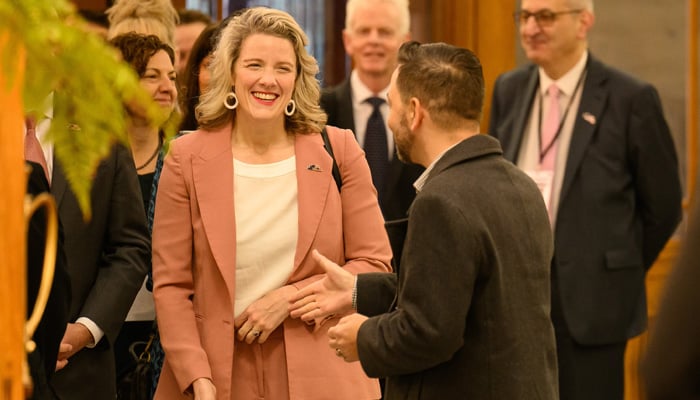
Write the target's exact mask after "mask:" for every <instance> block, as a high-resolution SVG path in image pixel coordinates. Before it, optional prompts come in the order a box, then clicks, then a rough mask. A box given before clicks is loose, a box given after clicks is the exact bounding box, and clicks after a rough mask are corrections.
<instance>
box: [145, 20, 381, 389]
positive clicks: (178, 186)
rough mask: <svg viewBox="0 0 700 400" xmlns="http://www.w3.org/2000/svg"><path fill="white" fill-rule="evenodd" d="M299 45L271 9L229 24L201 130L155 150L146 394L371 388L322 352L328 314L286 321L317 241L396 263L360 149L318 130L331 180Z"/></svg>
mask: <svg viewBox="0 0 700 400" xmlns="http://www.w3.org/2000/svg"><path fill="white" fill-rule="evenodd" d="M307 43H308V40H307V38H306V35H305V34H304V32H303V31H302V30H301V28H300V27H299V25H298V24H297V23H296V21H294V19H293V18H292V17H291V16H290V15H289V14H287V13H285V12H282V11H279V10H274V9H268V8H251V9H248V10H247V11H245V12H243V13H241V14H239V15H238V16H236V17H234V18H233V19H231V21H230V22H229V23H228V25H227V26H226V28H225V29H224V30H223V32H222V34H221V37H220V39H219V43H218V47H217V49H216V50H215V51H214V53H213V56H212V63H211V68H210V71H211V81H210V85H209V90H208V91H207V92H206V94H205V95H204V96H203V97H202V99H201V103H200V105H199V106H198V108H197V118H198V122H199V126H200V129H199V130H197V131H195V132H193V133H190V134H187V135H184V136H182V137H180V138H178V139H177V140H175V141H173V143H172V147H171V151H170V154H169V155H168V157H167V158H166V159H165V165H164V167H163V178H162V181H161V189H160V191H159V195H158V198H157V201H156V215H155V221H154V229H153V278H154V291H153V293H154V298H155V303H156V309H157V314H158V326H159V329H160V333H161V339H162V343H163V348H164V349H165V354H166V358H165V363H164V365H163V372H162V375H161V379H160V381H159V383H158V387H157V389H156V399H168V400H170V399H181V398H182V399H184V398H185V397H183V393H185V392H188V391H192V392H194V396H195V399H197V400H209V399H231V398H236V399H239V398H240V399H250V398H263V397H264V398H272V399H280V400H285V399H290V400H291V399H304V400H321V399H329V398H334V399H340V400H351V399H352V400H357V399H360V400H369V399H377V398H379V397H380V393H379V385H378V382H377V381H376V380H373V379H370V378H368V377H367V376H366V375H365V374H364V373H363V372H362V369H361V368H360V367H359V366H358V365H356V364H355V365H353V364H345V363H341V362H339V360H338V359H337V357H336V355H335V353H333V352H332V351H331V350H330V349H329V348H328V346H327V338H326V333H327V330H328V328H329V327H330V326H333V325H335V324H336V323H337V321H338V319H337V318H336V319H327V320H319V321H314V322H312V323H311V325H315V326H313V327H311V326H309V325H307V324H306V323H304V322H302V321H300V320H298V319H292V318H290V317H289V299H290V298H291V297H292V295H293V294H294V293H296V291H297V290H298V289H300V288H301V287H304V286H306V285H308V284H309V283H311V282H313V281H316V280H318V279H319V278H321V277H322V276H323V273H324V271H323V269H322V268H321V267H320V266H319V265H318V264H317V263H316V262H315V261H314V259H313V258H312V257H311V252H312V250H314V249H317V250H318V251H320V252H322V253H323V254H326V255H327V256H328V257H329V258H332V259H333V261H334V262H336V263H338V264H340V265H343V267H344V268H346V269H347V270H348V271H350V272H352V273H353V274H356V273H360V272H381V271H387V270H389V261H390V259H391V250H390V247H389V242H388V238H387V237H386V233H385V231H384V229H383V219H382V216H381V211H380V210H379V206H378V203H377V197H376V191H375V190H374V187H373V186H372V181H371V176H370V172H369V167H368V166H367V162H366V160H365V159H364V157H363V154H362V150H361V149H360V148H359V146H358V144H357V142H356V141H355V139H354V137H353V135H352V132H350V131H341V130H339V129H337V128H332V127H325V128H326V131H327V134H328V137H329V139H330V141H331V142H333V147H334V148H335V151H334V153H335V155H336V158H337V164H338V166H339V167H340V171H341V174H342V176H343V182H344V183H343V187H342V190H341V191H339V190H338V188H337V186H336V185H335V183H334V180H333V177H332V175H331V169H332V160H331V158H330V156H329V155H328V153H327V152H326V150H325V149H324V148H323V140H322V138H321V135H320V132H321V130H322V129H324V125H325V121H326V116H325V114H324V113H323V112H322V111H321V109H320V107H319V105H318V99H319V92H320V89H319V83H318V81H317V80H316V78H315V75H316V73H317V71H318V65H317V64H316V61H315V60H314V58H313V57H311V56H310V55H309V54H308V52H307V50H306V48H305V46H306V45H307ZM311 166H313V168H311ZM234 350H235V351H234ZM256 382H257V383H258V384H256ZM183 384H184V385H185V386H183Z"/></svg>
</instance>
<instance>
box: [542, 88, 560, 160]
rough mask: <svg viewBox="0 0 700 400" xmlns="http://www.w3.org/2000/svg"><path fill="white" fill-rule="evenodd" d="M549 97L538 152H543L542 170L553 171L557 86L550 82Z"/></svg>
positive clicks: (557, 103) (555, 148)
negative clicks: (547, 110)
mask: <svg viewBox="0 0 700 400" xmlns="http://www.w3.org/2000/svg"><path fill="white" fill-rule="evenodd" d="M547 97H549V112H548V113H547V118H546V119H545V121H544V126H543V127H542V137H541V143H540V154H543V155H544V157H543V158H542V162H541V166H542V169H543V170H548V171H553V170H554V160H555V158H556V154H557V143H556V140H557V131H558V130H559V122H560V121H559V88H557V85H555V84H554V83H552V84H551V85H550V86H549V88H548V89H547Z"/></svg>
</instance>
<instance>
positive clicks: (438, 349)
mask: <svg viewBox="0 0 700 400" xmlns="http://www.w3.org/2000/svg"><path fill="white" fill-rule="evenodd" d="M552 248H553V244H552V234H551V229H550V227H549V220H548V217H547V212H546V210H545V206H544V202H543V201H542V196H541V195H540V192H539V190H538V189H537V187H536V185H535V183H534V182H532V180H531V179H530V178H529V177H527V176H526V175H525V174H524V173H523V172H521V171H520V170H519V169H518V168H517V167H515V166H514V165H513V164H511V163H510V162H508V161H506V160H505V159H504V158H503V157H502V152H501V148H500V145H499V144H498V141H496V140H495V139H493V138H491V137H488V136H485V135H477V136H475V137H472V138H469V139H466V140H464V141H463V142H461V143H459V144H458V145H457V146H455V147H454V148H452V149H451V150H449V151H448V152H447V153H445V155H444V156H443V157H442V158H441V159H440V160H439V161H438V162H437V164H436V165H435V167H434V169H433V170H432V172H431V173H430V176H429V178H428V180H427V182H426V184H425V186H424V187H423V190H422V191H421V192H419V193H418V195H417V196H416V199H415V201H414V203H413V205H412V207H411V209H410V211H409V223H408V234H407V237H406V243H405V247H404V251H403V255H402V267H401V271H400V273H399V276H398V282H397V280H396V278H395V277H393V276H392V275H389V274H368V275H360V277H359V279H358V310H359V312H361V313H363V314H364V313H375V312H378V311H381V307H382V304H378V303H380V302H382V301H383V302H384V304H383V306H384V307H386V308H384V310H387V309H389V308H388V307H389V306H390V304H388V302H389V301H390V299H391V298H392V296H393V295H394V293H396V299H395V301H394V303H393V305H391V311H390V312H388V313H385V314H381V315H379V316H377V317H374V318H370V319H369V320H368V321H367V322H365V323H364V324H363V325H362V327H361V328H360V331H359V334H358V338H357V342H358V350H359V356H360V362H361V363H362V367H363V368H364V370H365V372H366V373H367V374H368V375H369V376H373V377H382V376H385V377H388V380H387V386H386V396H385V397H386V399H387V400H396V399H479V400H489V399H493V400H502V399H518V400H528V399H546V400H553V399H556V398H558V394H557V373H556V370H557V364H556V355H555V344H554V332H553V329H552V325H551V322H550V315H549V312H550V308H549V304H550V300H549V296H550V294H549V293H550V292H549V265H550V261H551V257H552Z"/></svg>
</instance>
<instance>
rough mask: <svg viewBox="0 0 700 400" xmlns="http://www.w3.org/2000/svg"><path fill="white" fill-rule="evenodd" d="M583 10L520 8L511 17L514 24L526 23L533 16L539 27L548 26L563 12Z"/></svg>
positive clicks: (574, 12)
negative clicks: (534, 9) (529, 9)
mask: <svg viewBox="0 0 700 400" xmlns="http://www.w3.org/2000/svg"><path fill="white" fill-rule="evenodd" d="M581 11H583V9H577V10H566V11H556V12H555V11H552V10H549V9H546V8H545V9H544V10H540V11H537V12H530V11H527V10H520V11H516V12H514V13H513V18H514V19H515V23H516V24H523V25H524V24H527V21H528V20H529V19H530V17H535V22H536V23H537V25H539V26H540V27H546V26H550V25H552V24H553V23H554V21H556V19H557V17H558V16H560V15H565V14H576V13H580V12H581Z"/></svg>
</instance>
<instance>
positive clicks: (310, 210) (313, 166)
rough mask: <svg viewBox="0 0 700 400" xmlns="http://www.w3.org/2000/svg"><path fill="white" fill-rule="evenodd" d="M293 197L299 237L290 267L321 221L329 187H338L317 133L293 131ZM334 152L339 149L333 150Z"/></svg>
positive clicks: (308, 248) (297, 261) (296, 263)
mask: <svg viewBox="0 0 700 400" xmlns="http://www.w3.org/2000/svg"><path fill="white" fill-rule="evenodd" d="M295 154H296V168H297V188H298V189H297V192H298V193H297V198H298V203H299V237H298V239H297V248H296V254H295V256H294V269H295V270H296V269H297V268H298V267H299V265H300V264H301V262H302V261H303V260H304V258H305V257H306V255H307V254H308V253H309V251H311V245H312V243H313V241H314V237H315V236H316V232H317V231H318V226H319V224H320V223H321V216H322V215H323V211H324V209H325V206H326V199H327V197H328V193H329V190H331V185H332V190H336V191H337V190H338V189H337V188H336V186H335V182H334V181H333V177H332V174H331V168H332V161H331V158H330V157H329V155H328V153H327V152H326V150H325V149H324V148H323V141H322V140H321V135H319V134H313V135H303V134H297V135H296V142H295ZM335 154H336V156H337V155H339V154H341V155H342V152H339V151H337V149H336V152H335Z"/></svg>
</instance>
